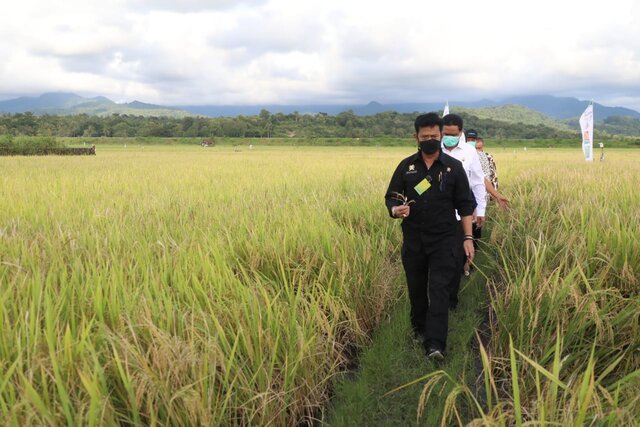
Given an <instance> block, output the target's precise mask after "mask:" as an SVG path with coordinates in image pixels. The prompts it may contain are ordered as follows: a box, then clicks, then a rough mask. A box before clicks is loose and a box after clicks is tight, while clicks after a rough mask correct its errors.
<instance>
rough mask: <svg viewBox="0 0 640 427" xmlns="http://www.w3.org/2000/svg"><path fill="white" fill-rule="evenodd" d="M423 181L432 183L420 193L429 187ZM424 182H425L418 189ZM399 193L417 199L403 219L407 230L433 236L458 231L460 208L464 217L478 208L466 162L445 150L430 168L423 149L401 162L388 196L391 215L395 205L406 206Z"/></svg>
mask: <svg viewBox="0 0 640 427" xmlns="http://www.w3.org/2000/svg"><path fill="white" fill-rule="evenodd" d="M423 180H426V181H427V182H428V183H429V184H430V186H429V188H428V189H427V190H426V191H424V192H422V194H419V190H420V188H422V189H423V188H424V187H425V186H426V185H425V184H426V183H425V182H423ZM421 182H422V185H421V186H419V188H418V189H416V186H418V185H419V184H420V183H421ZM396 193H400V194H403V195H405V196H407V198H408V200H414V201H415V203H411V205H410V209H411V210H410V213H409V216H408V217H407V218H404V219H403V221H402V230H403V232H405V233H406V232H412V231H414V232H415V231H419V232H422V233H423V234H426V235H428V236H429V237H430V238H432V239H439V238H442V237H447V236H451V235H454V234H455V233H456V227H457V220H456V214H455V210H456V209H457V210H458V213H459V214H460V216H467V215H471V214H472V213H473V210H474V209H475V207H476V202H475V200H474V198H473V197H472V196H471V191H470V189H469V180H468V179H467V174H466V173H465V171H464V169H463V167H462V163H461V162H460V161H459V160H456V159H454V158H453V157H451V156H449V155H447V154H445V153H443V152H442V150H440V156H439V157H438V159H437V160H436V161H434V162H433V164H432V165H431V168H430V169H427V165H426V164H425V162H424V160H423V159H422V153H421V152H420V151H418V152H417V153H415V154H413V155H411V156H409V157H407V158H406V159H404V160H402V161H401V162H400V164H399V165H398V167H397V168H396V170H395V172H394V173H393V177H392V178H391V182H390V183H389V188H388V190H387V194H386V195H385V199H386V204H387V209H388V210H389V215H391V216H393V215H392V214H391V208H392V207H394V206H399V205H402V201H400V200H397V198H396Z"/></svg>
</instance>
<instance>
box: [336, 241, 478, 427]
mask: <svg viewBox="0 0 640 427" xmlns="http://www.w3.org/2000/svg"><path fill="white" fill-rule="evenodd" d="M476 262H477V264H478V266H480V267H479V268H480V271H475V272H473V273H472V275H471V276H469V278H463V279H462V289H461V293H460V305H459V307H458V309H457V310H456V311H453V312H451V313H450V316H449V336H448V348H447V357H446V359H445V361H444V362H433V361H430V360H428V359H427V358H426V355H425V351H424V348H423V347H422V345H420V344H416V343H414V342H413V340H412V339H411V332H410V330H411V328H410V326H409V303H408V301H407V299H406V296H403V298H402V299H401V300H400V302H399V303H398V304H397V306H396V307H395V308H394V310H393V312H392V313H391V315H390V317H389V318H388V319H387V320H386V321H385V322H384V323H383V324H382V325H381V326H380V328H379V329H378V330H376V332H375V333H374V335H373V340H372V344H371V345H370V346H369V347H368V348H367V349H366V350H365V351H364V352H363V354H362V355H361V356H360V357H359V359H358V368H357V370H356V371H355V372H351V373H348V374H345V375H344V377H343V378H342V379H341V380H340V381H339V382H338V384H337V386H336V394H335V396H334V397H333V400H332V403H331V406H330V407H329V410H328V412H327V414H326V421H327V424H328V425H332V426H373V425H375V426H399V425H420V426H433V425H437V424H439V423H440V420H441V419H442V415H443V410H444V407H445V403H446V399H447V397H448V395H449V393H450V392H451V390H452V388H453V386H451V385H449V384H444V387H443V388H442V389H438V390H437V392H434V393H432V394H431V395H430V396H429V399H428V400H427V401H426V404H425V406H424V408H423V409H421V414H418V410H417V409H418V407H420V405H419V402H420V399H421V392H422V388H423V386H424V383H425V381H423V380H420V379H421V378H423V377H424V376H425V375H429V374H433V373H435V372H437V371H440V370H443V371H445V372H447V374H449V375H450V376H451V377H453V378H456V379H458V380H459V381H461V382H463V383H470V384H471V383H473V382H474V377H475V375H476V374H477V372H475V366H476V363H475V359H476V358H477V357H478V354H477V350H474V345H475V340H476V330H477V328H479V327H480V324H481V322H482V319H483V317H484V310H485V309H486V304H487V295H486V288H485V281H486V279H485V274H487V273H488V272H489V270H488V269H490V268H491V267H490V265H491V264H490V263H489V262H488V259H487V255H486V254H485V253H483V252H479V254H478V258H477V260H476ZM396 285H397V286H398V287H400V288H402V289H404V288H405V287H406V285H405V282H404V276H403V275H402V274H400V275H399V276H398V280H397V282H396ZM416 380H417V381H416ZM462 416H463V417H464V416H465V414H463V415H462Z"/></svg>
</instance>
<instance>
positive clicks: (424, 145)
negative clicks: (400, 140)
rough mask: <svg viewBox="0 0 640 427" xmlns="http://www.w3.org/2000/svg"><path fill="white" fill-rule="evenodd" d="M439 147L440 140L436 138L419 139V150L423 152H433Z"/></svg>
mask: <svg viewBox="0 0 640 427" xmlns="http://www.w3.org/2000/svg"><path fill="white" fill-rule="evenodd" d="M439 148H440V141H438V140H437V139H427V140H426V141H420V150H421V151H422V152H423V153H424V154H433V153H435V152H436V151H438V149H439Z"/></svg>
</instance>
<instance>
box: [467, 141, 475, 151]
mask: <svg viewBox="0 0 640 427" xmlns="http://www.w3.org/2000/svg"><path fill="white" fill-rule="evenodd" d="M467 144H469V145H470V146H472V147H473V149H474V150H475V149H476V142H475V141H473V142H467Z"/></svg>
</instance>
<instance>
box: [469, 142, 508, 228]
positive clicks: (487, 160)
mask: <svg viewBox="0 0 640 427" xmlns="http://www.w3.org/2000/svg"><path fill="white" fill-rule="evenodd" d="M476 151H477V152H478V158H479V159H480V166H481V167H482V171H483V172H484V176H485V178H486V179H487V182H486V183H485V184H486V188H487V193H488V194H487V201H488V200H489V198H493V199H494V200H495V201H496V202H497V203H498V205H499V206H500V207H501V208H502V209H507V208H508V207H509V199H507V198H506V197H504V196H503V195H502V194H500V192H498V170H497V167H496V162H495V160H494V159H493V156H492V155H491V154H489V153H487V152H486V151H484V139H483V138H481V137H478V138H477V139H476ZM480 231H482V230H480ZM474 237H475V233H474ZM478 238H480V237H478Z"/></svg>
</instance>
